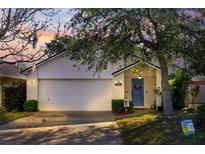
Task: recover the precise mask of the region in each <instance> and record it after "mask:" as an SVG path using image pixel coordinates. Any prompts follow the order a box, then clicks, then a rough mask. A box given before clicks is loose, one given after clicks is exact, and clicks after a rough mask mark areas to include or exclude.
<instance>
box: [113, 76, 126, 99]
mask: <svg viewBox="0 0 205 154" xmlns="http://www.w3.org/2000/svg"><path fill="white" fill-rule="evenodd" d="M115 82H121V83H122V85H121V86H116V85H115ZM112 84H113V99H124V95H125V84H126V83H125V77H124V72H122V73H120V74H117V75H116V76H114V78H113V80H112Z"/></svg>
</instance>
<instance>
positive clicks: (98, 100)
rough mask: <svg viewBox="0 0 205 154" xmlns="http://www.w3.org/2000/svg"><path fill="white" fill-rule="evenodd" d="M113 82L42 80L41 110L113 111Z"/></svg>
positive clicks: (40, 84)
mask: <svg viewBox="0 0 205 154" xmlns="http://www.w3.org/2000/svg"><path fill="white" fill-rule="evenodd" d="M111 99H112V80H102V79H100V80H45V79H44V80H40V81H39V102H40V103H39V108H40V110H51V111H57V110H62V111H65V110H66V111H107V110H111Z"/></svg>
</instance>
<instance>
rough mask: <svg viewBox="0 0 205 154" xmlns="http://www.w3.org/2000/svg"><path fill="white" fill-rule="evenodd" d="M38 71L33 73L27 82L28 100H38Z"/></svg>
mask: <svg viewBox="0 0 205 154" xmlns="http://www.w3.org/2000/svg"><path fill="white" fill-rule="evenodd" d="M38 90H39V89H38V69H36V70H35V71H34V72H31V73H30V74H29V75H28V76H27V80H26V91H27V92H26V95H27V97H26V98H27V100H29V99H34V100H38Z"/></svg>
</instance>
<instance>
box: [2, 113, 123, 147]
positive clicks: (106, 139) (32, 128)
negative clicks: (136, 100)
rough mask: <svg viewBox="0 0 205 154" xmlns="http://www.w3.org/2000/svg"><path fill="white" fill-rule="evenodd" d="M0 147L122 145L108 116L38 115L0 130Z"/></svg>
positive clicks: (117, 131)
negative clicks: (16, 145) (11, 145)
mask: <svg viewBox="0 0 205 154" xmlns="http://www.w3.org/2000/svg"><path fill="white" fill-rule="evenodd" d="M0 144H23V145H24V144H108V145H109V144H122V140H121V137H120V133H119V130H118V127H117V125H116V123H115V121H114V117H113V115H112V113H110V112H38V113H35V114H33V115H32V116H29V117H25V118H21V119H18V120H16V121H13V122H11V123H8V124H6V125H3V126H0Z"/></svg>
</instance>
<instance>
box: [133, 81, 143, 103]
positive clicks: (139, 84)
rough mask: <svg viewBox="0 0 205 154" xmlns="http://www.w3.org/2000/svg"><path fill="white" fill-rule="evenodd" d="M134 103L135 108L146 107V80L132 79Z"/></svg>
mask: <svg viewBox="0 0 205 154" xmlns="http://www.w3.org/2000/svg"><path fill="white" fill-rule="evenodd" d="M132 101H133V103H134V106H144V79H132Z"/></svg>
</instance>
